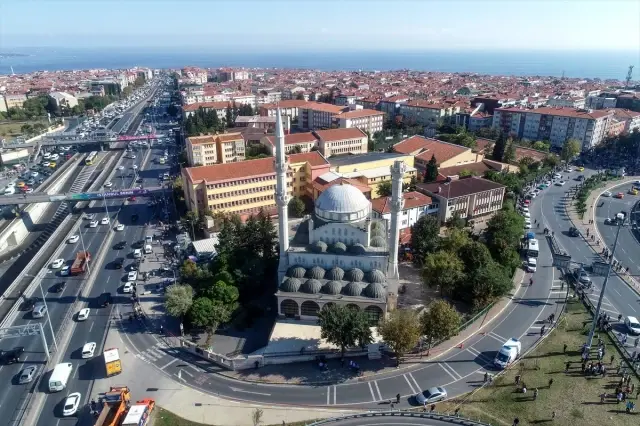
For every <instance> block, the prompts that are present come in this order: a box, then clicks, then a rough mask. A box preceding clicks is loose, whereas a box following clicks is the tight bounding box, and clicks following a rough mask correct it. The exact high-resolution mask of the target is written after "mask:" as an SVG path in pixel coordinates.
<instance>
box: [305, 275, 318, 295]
mask: <svg viewBox="0 0 640 426" xmlns="http://www.w3.org/2000/svg"><path fill="white" fill-rule="evenodd" d="M320 290H322V283H321V282H320V281H318V280H314V279H313V278H312V279H310V280H307V281H306V282H305V283H304V284H303V285H302V288H301V291H303V292H304V293H309V294H318V293H320Z"/></svg>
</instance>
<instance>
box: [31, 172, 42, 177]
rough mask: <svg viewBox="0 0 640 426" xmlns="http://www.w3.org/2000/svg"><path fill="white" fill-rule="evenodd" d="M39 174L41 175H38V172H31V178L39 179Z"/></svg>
mask: <svg viewBox="0 0 640 426" xmlns="http://www.w3.org/2000/svg"><path fill="white" fill-rule="evenodd" d="M39 174H40V173H38V172H31V176H32V177H38V175H39Z"/></svg>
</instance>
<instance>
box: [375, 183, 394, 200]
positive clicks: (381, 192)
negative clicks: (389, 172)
mask: <svg viewBox="0 0 640 426" xmlns="http://www.w3.org/2000/svg"><path fill="white" fill-rule="evenodd" d="M391 193H392V184H391V181H390V180H385V181H384V182H381V183H380V184H379V185H378V196H379V197H390V196H391Z"/></svg>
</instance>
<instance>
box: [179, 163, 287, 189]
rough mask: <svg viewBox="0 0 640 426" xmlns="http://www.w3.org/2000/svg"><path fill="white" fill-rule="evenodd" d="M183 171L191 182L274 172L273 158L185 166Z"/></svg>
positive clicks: (213, 180)
mask: <svg viewBox="0 0 640 426" xmlns="http://www.w3.org/2000/svg"><path fill="white" fill-rule="evenodd" d="M184 172H185V173H186V175H187V176H188V177H189V180H190V181H191V182H192V183H200V182H202V181H204V182H217V181H226V180H237V179H242V178H248V177H253V176H264V175H269V174H275V168H274V164H273V158H272V157H269V158H259V159H257V160H246V161H238V162H237V163H226V164H213V165H211V166H200V167H187V168H185V169H184Z"/></svg>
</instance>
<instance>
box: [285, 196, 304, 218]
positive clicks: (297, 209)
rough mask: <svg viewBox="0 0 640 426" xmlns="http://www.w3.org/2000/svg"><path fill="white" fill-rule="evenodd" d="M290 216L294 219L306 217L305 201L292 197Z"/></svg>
mask: <svg viewBox="0 0 640 426" xmlns="http://www.w3.org/2000/svg"><path fill="white" fill-rule="evenodd" d="M288 208H289V214H290V215H291V216H292V217H302V216H303V215H304V210H305V206H304V201H302V200H301V199H300V198H298V197H292V198H291V200H290V201H289V206H288Z"/></svg>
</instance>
